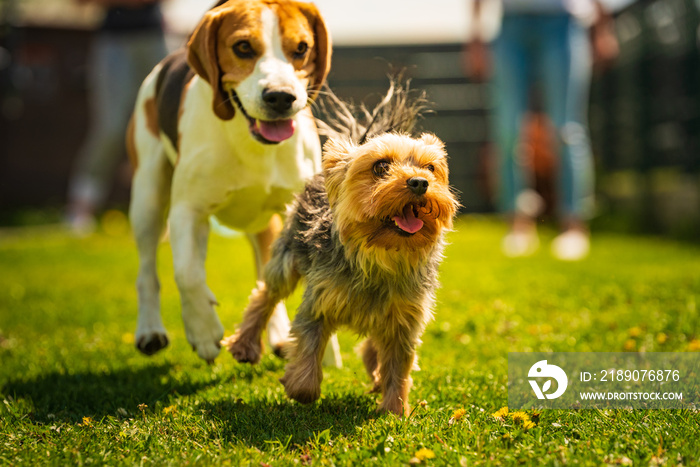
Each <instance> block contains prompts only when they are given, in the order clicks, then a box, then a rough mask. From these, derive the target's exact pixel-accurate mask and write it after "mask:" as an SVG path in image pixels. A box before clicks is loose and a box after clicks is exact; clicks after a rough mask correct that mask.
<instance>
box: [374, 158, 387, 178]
mask: <svg viewBox="0 0 700 467" xmlns="http://www.w3.org/2000/svg"><path fill="white" fill-rule="evenodd" d="M372 172H373V173H374V175H376V176H377V177H383V176H385V175H386V174H387V172H389V161H384V160H382V161H377V162H375V163H374V166H373V167H372Z"/></svg>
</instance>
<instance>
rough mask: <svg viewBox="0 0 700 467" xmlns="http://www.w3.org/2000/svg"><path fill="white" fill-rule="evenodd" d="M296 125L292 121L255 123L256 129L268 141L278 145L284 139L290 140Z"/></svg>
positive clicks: (260, 121)
mask: <svg viewBox="0 0 700 467" xmlns="http://www.w3.org/2000/svg"><path fill="white" fill-rule="evenodd" d="M295 127H296V124H295V122H294V120H292V119H289V120H275V121H271V122H265V121H263V120H258V121H257V129H258V131H259V132H260V135H262V137H263V138H265V139H266V140H268V141H272V142H275V143H279V142H281V141H284V140H285V139H288V138H291V137H292V135H293V134H294V129H295Z"/></svg>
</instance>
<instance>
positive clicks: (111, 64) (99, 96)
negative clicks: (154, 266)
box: [68, 33, 166, 231]
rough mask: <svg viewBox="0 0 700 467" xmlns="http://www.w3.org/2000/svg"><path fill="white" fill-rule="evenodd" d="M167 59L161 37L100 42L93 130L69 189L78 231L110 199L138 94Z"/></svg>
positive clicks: (93, 65) (93, 80)
mask: <svg viewBox="0 0 700 467" xmlns="http://www.w3.org/2000/svg"><path fill="white" fill-rule="evenodd" d="M165 53H166V50H165V43H164V41H163V38H162V34H158V33H153V34H151V33H149V34H137V35H131V34H124V35H114V34H111V35H110V34H104V35H102V36H100V37H98V39H97V40H96V43H95V45H94V47H93V50H92V52H91V61H90V74H89V86H90V95H89V97H90V103H89V104H90V115H91V119H90V129H89V132H88V135H87V138H86V141H85V143H84V144H83V147H82V148H81V151H80V154H79V156H78V158H77V160H76V162H75V164H74V169H73V175H72V177H71V180H70V183H69V189H68V190H69V191H68V201H69V207H68V211H69V212H68V216H69V222H70V223H71V225H72V227H74V228H75V229H76V230H78V231H80V230H82V229H88V228H90V226H91V224H93V223H94V220H93V215H94V213H95V211H96V210H97V209H99V208H100V207H102V205H103V204H104V202H105V199H106V198H107V196H108V195H109V190H110V189H111V186H112V183H113V180H114V178H115V172H116V169H117V167H118V164H119V162H120V160H122V159H123V157H124V154H125V146H124V140H125V133H126V126H127V122H128V120H129V117H130V116H131V113H132V111H133V108H134V102H135V101H136V95H137V93H138V89H139V87H140V85H141V82H142V81H143V79H144V78H145V77H146V75H147V74H148V73H149V72H150V71H151V70H152V69H153V67H154V66H155V65H156V64H157V63H158V61H159V60H160V59H162V58H163V57H164V56H165Z"/></svg>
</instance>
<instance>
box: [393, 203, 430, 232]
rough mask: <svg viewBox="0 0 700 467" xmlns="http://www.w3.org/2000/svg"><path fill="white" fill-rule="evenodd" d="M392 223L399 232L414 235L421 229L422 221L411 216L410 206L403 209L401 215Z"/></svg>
mask: <svg viewBox="0 0 700 467" xmlns="http://www.w3.org/2000/svg"><path fill="white" fill-rule="evenodd" d="M394 222H396V225H398V226H399V228H400V229H401V230H403V231H405V232H408V233H416V232H418V231H419V230H420V229H421V228H422V227H423V221H422V220H420V219H418V218H417V217H416V216H415V214H413V206H411V205H410V204H407V205H406V207H405V208H403V215H401V216H395V217H394Z"/></svg>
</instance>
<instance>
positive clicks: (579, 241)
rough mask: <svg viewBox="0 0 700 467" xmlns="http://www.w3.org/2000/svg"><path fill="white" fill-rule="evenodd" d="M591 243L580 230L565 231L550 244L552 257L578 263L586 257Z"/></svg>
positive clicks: (586, 235)
mask: <svg viewBox="0 0 700 467" xmlns="http://www.w3.org/2000/svg"><path fill="white" fill-rule="evenodd" d="M590 249H591V241H590V239H589V237H588V234H586V233H584V232H582V231H580V230H573V229H572V230H567V231H566V232H564V233H562V234H560V235H559V236H557V237H556V238H555V239H554V241H553V242H552V255H554V257H555V258H557V259H559V260H562V261H579V260H582V259H583V258H585V257H586V256H588V253H589V251H590Z"/></svg>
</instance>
